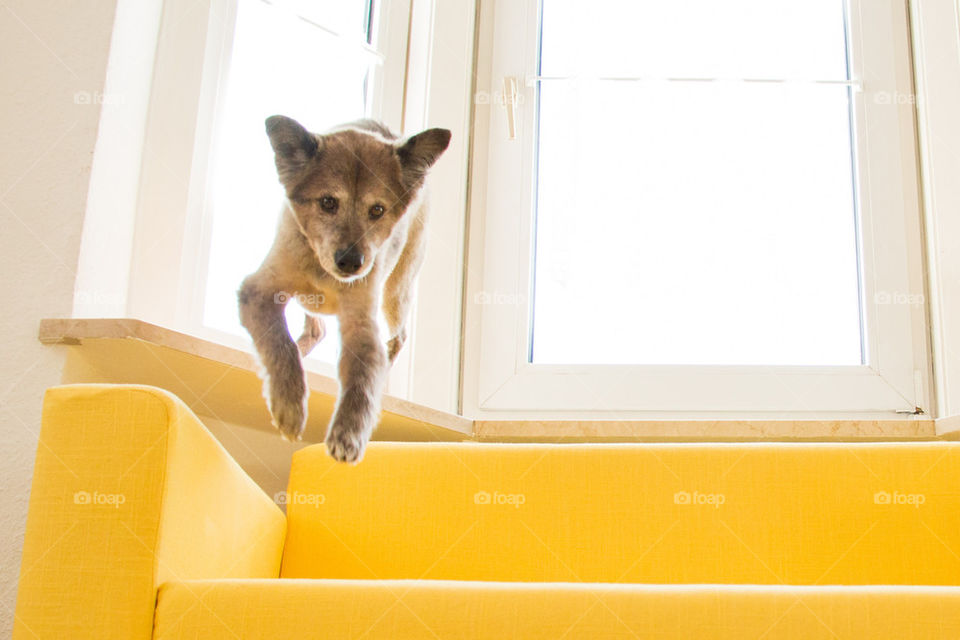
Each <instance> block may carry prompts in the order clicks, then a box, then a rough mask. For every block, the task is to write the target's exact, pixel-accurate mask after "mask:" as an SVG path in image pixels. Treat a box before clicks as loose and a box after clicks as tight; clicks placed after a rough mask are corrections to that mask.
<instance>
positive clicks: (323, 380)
mask: <svg viewBox="0 0 960 640" xmlns="http://www.w3.org/2000/svg"><path fill="white" fill-rule="evenodd" d="M39 337H40V341H41V342H43V343H45V344H59V345H68V346H69V347H70V353H69V354H68V358H67V364H66V367H65V369H64V376H63V382H65V383H74V382H109V383H137V384H150V385H155V386H158V387H162V388H164V389H168V390H169V391H171V392H173V393H175V394H177V395H178V396H180V397H181V398H182V399H183V400H184V402H186V403H187V405H189V406H190V407H191V409H193V410H194V412H196V413H197V414H198V415H200V416H208V417H211V418H215V419H217V420H220V421H222V422H226V423H230V424H237V425H240V426H244V427H249V428H254V429H260V430H264V431H268V432H274V428H273V426H272V425H271V424H270V418H269V415H268V413H267V410H266V405H265V403H264V400H263V397H262V395H261V386H262V385H261V382H260V379H259V378H258V377H257V374H256V371H257V364H256V362H255V360H254V358H253V356H252V355H251V354H250V353H248V352H246V351H244V350H241V349H236V348H233V347H230V346H226V345H223V344H219V343H216V342H212V341H210V340H205V339H203V338H198V337H196V336H192V335H188V334H185V333H180V332H178V331H173V330H171V329H165V328H163V327H159V326H157V325H153V324H150V323H147V322H143V321H141V320H133V319H125V318H90V319H70V318H51V319H45V320H42V321H41V323H40V336H39ZM307 379H308V382H309V385H310V389H311V394H310V417H309V419H308V422H307V428H306V432H305V434H304V440H305V441H306V442H320V441H322V440H323V435H324V433H325V431H326V427H327V423H328V421H329V419H330V415H331V413H332V411H333V404H334V401H335V399H336V394H337V381H336V380H335V379H334V378H331V377H329V376H324V375H321V374H318V373H315V372H308V373H307ZM940 422H943V424H942V425H940V424H938V423H940ZM955 422H956V423H957V424H954V423H955ZM938 426H939V427H940V428H939V429H938V428H937V427H938ZM956 429H960V421H958V420H953V421H951V419H949V418H948V419H946V420H944V421H935V420H933V419H932V418H927V417H910V418H902V419H891V420H850V419H841V420H789V419H785V420H538V419H522V420H488V419H481V420H471V419H469V418H465V417H463V416H458V415H454V414H451V413H447V412H444V411H439V410H437V409H432V408H430V407H425V406H422V405H418V404H416V403H413V402H409V401H407V400H404V399H402V398H397V397H394V396H389V395H388V396H385V397H384V399H383V414H382V416H381V421H380V425H379V427H378V428H377V431H376V432H375V434H374V439H377V440H399V441H404V440H406V441H456V440H479V441H485V442H578V441H579V442H591V441H592V442H642V441H646V442H658V441H659V442H670V441H701V442H702V441H757V440H781V441H783V440H798V441H799V440H803V441H810V440H823V441H838V440H846V441H872V440H932V439H937V438H938V435H937V432H938V431H939V432H940V436H939V437H951V433H950V432H951V431H953V430H956ZM953 435H956V434H953Z"/></svg>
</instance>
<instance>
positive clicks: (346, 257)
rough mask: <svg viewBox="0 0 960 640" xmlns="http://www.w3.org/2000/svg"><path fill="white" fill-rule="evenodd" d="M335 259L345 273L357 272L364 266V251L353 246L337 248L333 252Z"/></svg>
mask: <svg viewBox="0 0 960 640" xmlns="http://www.w3.org/2000/svg"><path fill="white" fill-rule="evenodd" d="M333 260H334V262H336V263H337V268H338V269H340V270H341V271H343V272H344V273H356V272H357V271H360V267H362V266H363V253H361V252H360V251H358V250H357V249H355V248H353V247H351V248H350V249H337V251H336V253H334V254H333Z"/></svg>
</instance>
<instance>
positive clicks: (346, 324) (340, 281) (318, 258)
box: [238, 116, 450, 462]
mask: <svg viewBox="0 0 960 640" xmlns="http://www.w3.org/2000/svg"><path fill="white" fill-rule="evenodd" d="M266 128H267V135H268V136H269V137H270V143H271V145H272V146H273V150H274V153H275V159H276V165H277V174H278V176H279V178H280V183H281V184H282V185H283V187H284V189H285V190H286V195H287V200H286V202H285V204H284V209H283V214H282V216H281V221H280V225H279V228H278V230H277V237H276V239H275V240H274V244H273V247H272V248H271V249H270V252H269V253H268V254H267V257H266V259H265V260H264V261H263V264H262V265H261V266H260V268H259V269H258V270H257V271H256V272H255V273H253V274H251V275H250V276H248V277H247V278H246V279H245V280H244V281H243V284H242V285H241V287H240V291H239V293H238V298H239V306H240V320H241V323H242V324H243V326H244V327H245V328H246V329H247V331H249V332H250V335H251V337H252V338H253V344H254V347H255V349H256V352H257V355H258V356H259V358H260V362H261V364H262V365H263V374H262V375H263V379H264V396H265V397H266V399H267V405H268V407H269V409H270V413H271V415H272V418H273V423H274V424H275V425H276V426H277V428H279V429H280V432H281V433H282V434H283V435H284V437H286V438H288V439H291V440H295V439H299V438H300V436H301V435H302V432H303V428H304V425H305V424H306V418H307V396H308V389H307V385H306V378H305V375H304V370H303V366H302V364H301V362H300V358H301V357H302V356H305V355H306V354H308V353H309V352H310V350H311V349H313V347H315V346H316V344H317V343H318V342H319V341H320V340H321V339H322V338H323V335H324V327H323V321H322V320H321V318H320V314H335V315H337V316H338V317H339V321H340V335H341V342H342V347H341V354H340V362H339V378H340V393H339V397H338V398H337V404H336V408H335V410H334V414H333V418H332V419H331V422H330V426H329V427H328V429H327V437H326V443H327V449H328V450H329V452H330V455H331V456H333V457H334V458H335V459H337V460H340V461H344V462H357V461H359V460H360V459H361V458H362V456H363V452H364V448H365V447H366V444H367V442H368V441H369V439H370V435H371V433H372V432H373V429H374V427H375V426H376V422H377V418H378V415H379V413H380V397H381V395H382V393H383V388H384V385H385V383H386V378H387V372H388V370H389V366H390V363H392V362H393V360H394V358H396V356H397V352H398V351H400V348H401V347H402V346H403V343H404V341H405V339H406V336H407V332H406V323H407V318H408V315H409V307H410V296H411V287H412V286H413V282H414V278H415V277H416V274H417V271H418V270H419V268H420V263H421V262H422V261H423V253H424V243H425V240H426V237H425V231H424V224H425V219H426V207H425V204H424V198H423V189H424V181H425V178H426V176H427V171H428V169H429V168H430V167H431V166H432V165H433V163H434V162H435V161H436V160H437V158H439V157H440V155H441V154H442V153H443V152H444V150H446V148H447V145H448V144H449V142H450V132H449V131H447V130H446V129H428V130H427V131H424V132H422V133H420V134H418V135H415V136H413V137H411V138H408V139H405V140H398V139H397V137H396V136H395V135H393V134H392V133H391V132H390V131H389V130H388V129H387V128H386V127H384V126H383V125H381V124H379V123H377V122H374V121H371V120H364V121H360V122H356V123H352V124H350V125H345V126H343V127H340V128H337V129H335V130H333V131H331V132H329V133H327V134H324V135H318V134H314V133H310V132H308V131H307V130H306V129H304V128H303V127H302V126H301V125H300V124H299V123H298V122H296V121H295V120H292V119H290V118H287V117H284V116H271V117H270V118H267V121H266ZM331 199H333V200H331ZM334 203H335V205H336V206H334ZM381 207H382V209H381ZM344 256H346V257H344ZM351 269H356V271H355V272H352V273H351V272H350V271H351ZM291 298H293V299H296V300H297V301H298V302H299V303H300V304H301V306H303V307H304V309H305V311H306V312H307V316H306V322H305V326H304V329H303V334H302V335H301V336H300V338H299V339H298V340H297V341H296V342H294V341H293V339H292V338H291V336H290V332H289V331H288V330H287V325H286V321H285V319H284V313H283V310H284V307H285V306H286V303H287V302H288V300H290V299H291ZM381 308H382V309H383V312H384V315H385V316H386V320H387V325H388V327H389V332H390V335H389V336H388V337H387V340H386V344H384V341H383V340H381V338H380V332H379V329H378V326H377V315H378V311H379V310H380V309H381Z"/></svg>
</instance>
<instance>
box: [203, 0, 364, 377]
mask: <svg viewBox="0 0 960 640" xmlns="http://www.w3.org/2000/svg"><path fill="white" fill-rule="evenodd" d="M321 4H323V6H327V5H328V4H329V5H330V6H331V7H333V6H334V5H336V7H338V9H337V11H335V12H333V13H330V14H323V15H328V17H330V18H331V20H332V22H333V23H334V24H336V23H339V22H343V23H344V24H346V23H350V24H354V23H357V24H362V22H358V21H359V18H358V16H360V15H361V14H362V13H363V12H365V11H366V10H367V6H368V3H367V2H366V1H365V0H354V1H350V2H347V1H343V0H340V1H338V2H336V3H333V2H330V3H321ZM314 17H316V16H314ZM364 39H365V38H364ZM373 63H374V61H373V59H372V57H371V55H370V54H369V53H368V52H366V51H364V49H363V48H362V47H361V46H359V45H358V44H357V41H351V40H349V39H345V38H338V37H336V36H333V35H331V34H330V33H329V32H328V31H325V30H323V29H320V28H318V27H317V26H315V25H314V24H311V23H310V22H309V21H306V20H303V19H301V18H300V17H298V16H297V14H295V13H293V12H291V11H290V9H289V7H286V6H280V7H277V6H273V5H270V4H267V3H265V2H262V1H261V0H240V1H239V6H238V11H237V23H236V30H235V33H234V39H233V50H232V54H231V60H230V71H229V75H228V77H227V79H226V82H225V85H224V87H225V94H224V95H223V97H222V99H221V106H220V112H219V120H218V123H217V143H216V148H215V150H214V155H213V161H212V167H211V171H212V179H211V183H210V190H209V193H208V198H209V202H210V204H209V206H210V208H211V211H212V232H211V244H210V263H209V270H208V278H207V283H206V299H205V307H204V324H205V325H206V326H208V327H212V328H214V329H219V330H221V331H226V332H229V333H234V334H237V335H242V336H245V335H246V332H245V331H244V330H243V328H242V327H241V326H240V323H239V320H238V318H237V304H236V290H237V288H238V287H239V285H240V282H241V280H242V279H243V278H244V277H245V276H246V275H247V274H249V273H251V272H253V271H254V270H256V268H257V267H258V266H259V265H260V262H261V261H262V260H263V258H264V257H265V256H266V253H267V250H268V249H269V248H270V245H271V243H272V241H273V237H274V232H275V230H276V226H277V221H278V216H279V213H280V210H281V206H282V201H283V190H282V188H281V187H280V184H279V183H278V182H277V173H276V169H275V167H274V163H273V151H272V150H271V148H270V143H269V141H268V139H267V136H266V133H265V132H264V125H263V121H264V119H265V118H267V117H268V116H270V115H273V114H278V113H279V114H284V115H288V116H290V117H292V118H295V119H297V120H298V121H299V122H301V123H302V124H303V125H304V126H305V127H307V128H308V129H310V130H311V131H324V130H326V129H328V128H330V127H332V126H335V125H337V124H341V123H343V122H349V121H351V120H356V119H358V118H362V117H365V116H366V115H367V114H368V101H367V95H366V92H367V77H368V72H369V71H370V69H371V65H372V64H373ZM287 316H288V323H289V325H290V328H291V331H292V332H293V333H294V337H296V336H297V335H299V331H300V329H301V327H302V323H303V315H302V311H301V310H300V309H299V308H298V307H297V305H296V304H290V305H289V306H288V307H287ZM325 322H326V325H327V337H326V338H325V339H324V340H323V342H321V343H320V345H319V346H318V347H317V348H316V350H315V351H314V352H313V356H314V357H318V358H320V359H322V360H325V361H331V362H332V361H334V360H335V358H336V353H337V349H338V342H339V338H338V333H337V327H336V319H335V318H334V317H327V318H325Z"/></svg>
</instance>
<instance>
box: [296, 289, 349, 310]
mask: <svg viewBox="0 0 960 640" xmlns="http://www.w3.org/2000/svg"><path fill="white" fill-rule="evenodd" d="M296 300H297V303H299V305H300V306H301V307H303V308H304V309H306V310H307V311H312V312H313V313H323V314H327V315H335V314H336V313H337V312H339V311H340V296H339V295H338V293H337V290H336V289H335V288H333V287H320V288H317V289H314V290H313V291H310V292H298V293H297V297H296Z"/></svg>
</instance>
